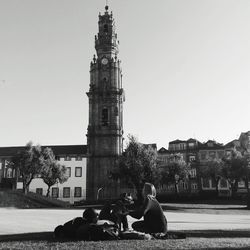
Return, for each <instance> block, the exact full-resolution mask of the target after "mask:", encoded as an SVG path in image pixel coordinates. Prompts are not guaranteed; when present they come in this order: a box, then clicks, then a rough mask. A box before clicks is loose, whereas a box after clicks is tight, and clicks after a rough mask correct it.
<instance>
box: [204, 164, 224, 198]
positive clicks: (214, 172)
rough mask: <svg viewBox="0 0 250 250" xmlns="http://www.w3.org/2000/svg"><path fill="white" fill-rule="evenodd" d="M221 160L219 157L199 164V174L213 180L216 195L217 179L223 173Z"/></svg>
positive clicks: (217, 189)
mask: <svg viewBox="0 0 250 250" xmlns="http://www.w3.org/2000/svg"><path fill="white" fill-rule="evenodd" d="M222 166H223V162H222V160H220V159H212V160H209V161H207V162H206V165H201V166H200V174H201V177H202V178H210V179H212V181H214V182H215V189H216V196H217V197H218V195H219V181H220V179H221V177H222V175H223V173H222Z"/></svg>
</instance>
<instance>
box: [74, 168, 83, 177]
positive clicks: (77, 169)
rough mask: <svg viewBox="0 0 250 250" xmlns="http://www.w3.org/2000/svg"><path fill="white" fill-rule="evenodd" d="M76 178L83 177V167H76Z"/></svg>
mask: <svg viewBox="0 0 250 250" xmlns="http://www.w3.org/2000/svg"><path fill="white" fill-rule="evenodd" d="M75 176H76V177H82V168H81V167H76V169H75Z"/></svg>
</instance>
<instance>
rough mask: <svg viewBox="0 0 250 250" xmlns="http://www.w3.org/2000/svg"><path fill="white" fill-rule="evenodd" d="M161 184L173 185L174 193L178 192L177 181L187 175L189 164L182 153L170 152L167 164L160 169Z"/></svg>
mask: <svg viewBox="0 0 250 250" xmlns="http://www.w3.org/2000/svg"><path fill="white" fill-rule="evenodd" d="M160 174H161V184H167V185H169V184H173V183H174V185H175V194H178V193H179V182H180V181H181V180H182V181H183V180H185V179H187V178H188V176H189V166H188V165H187V164H186V162H185V161H184V159H183V156H182V154H180V153H177V154H171V155H169V157H168V160H167V164H166V165H165V166H164V167H162V169H161V173H160Z"/></svg>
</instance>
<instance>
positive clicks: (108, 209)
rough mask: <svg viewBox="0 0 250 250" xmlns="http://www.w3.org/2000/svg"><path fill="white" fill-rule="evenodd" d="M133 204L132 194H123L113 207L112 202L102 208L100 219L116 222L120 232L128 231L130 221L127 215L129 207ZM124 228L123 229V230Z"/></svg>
mask: <svg viewBox="0 0 250 250" xmlns="http://www.w3.org/2000/svg"><path fill="white" fill-rule="evenodd" d="M131 204H133V198H132V196H131V194H130V193H122V194H121V195H120V198H119V199H118V200H117V201H116V202H115V204H114V205H112V203H111V202H107V203H106V204H105V205H104V207H103V208H102V210H101V212H100V214H99V219H100V220H109V221H112V222H114V223H115V224H116V225H117V227H118V229H119V231H120V232H121V231H122V229H123V231H128V229H129V227H128V219H127V215H128V214H129V210H128V208H127V206H128V205H131ZM122 227H123V228H122Z"/></svg>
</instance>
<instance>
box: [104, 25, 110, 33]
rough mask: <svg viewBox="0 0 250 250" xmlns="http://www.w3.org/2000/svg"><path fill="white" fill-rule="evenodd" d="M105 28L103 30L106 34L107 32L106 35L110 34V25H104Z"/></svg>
mask: <svg viewBox="0 0 250 250" xmlns="http://www.w3.org/2000/svg"><path fill="white" fill-rule="evenodd" d="M103 28H104V29H103V30H104V32H105V33H108V31H109V30H108V25H107V24H104V26H103Z"/></svg>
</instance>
